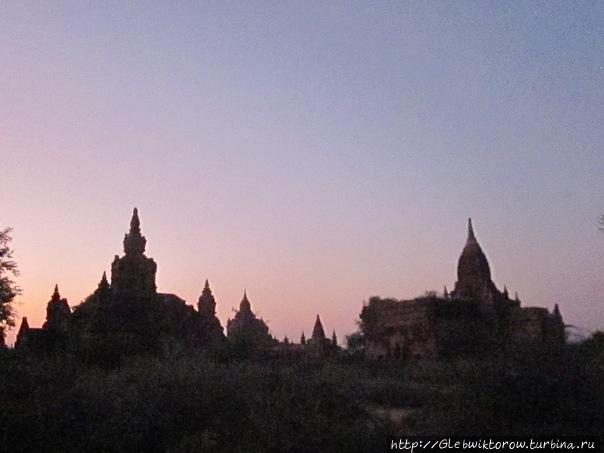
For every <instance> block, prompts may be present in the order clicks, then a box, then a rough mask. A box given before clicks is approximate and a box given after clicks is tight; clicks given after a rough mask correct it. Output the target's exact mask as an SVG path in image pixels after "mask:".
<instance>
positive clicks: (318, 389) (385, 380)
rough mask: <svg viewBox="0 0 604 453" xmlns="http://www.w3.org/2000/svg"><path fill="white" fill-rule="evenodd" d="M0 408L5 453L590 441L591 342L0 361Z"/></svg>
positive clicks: (597, 352) (602, 370) (599, 358)
mask: <svg viewBox="0 0 604 453" xmlns="http://www.w3.org/2000/svg"><path fill="white" fill-rule="evenodd" d="M353 340H358V338H356V339H354V338H353ZM355 346H356V347H358V346H359V345H358V343H355ZM357 352H358V351H357ZM0 407H1V410H0V445H1V446H2V447H3V448H9V449H10V451H11V452H21V451H23V452H30V451H31V452H39V451H44V452H65V451H71V452H90V453H92V452H133V451H144V452H169V453H176V452H178V453H181V452H243V451H245V452H343V451H346V452H372V451H381V450H383V448H384V445H385V444H384V442H385V441H386V440H387V439H388V438H389V436H390V435H400V434H416V435H426V434H438V435H455V434H457V435H485V434H490V435H497V434H499V435H533V436H535V435H563V434H574V435H579V434H581V435H601V433H602V432H604V334H601V333H600V334H595V335H594V336H593V337H592V338H590V339H589V340H587V341H585V342H583V343H581V344H577V345H568V346H567V347H566V350H565V352H564V353H563V354H562V355H558V356H553V355H547V354H540V353H538V352H533V353H530V352H526V353H525V354H521V355H518V356H516V357H507V358H502V357H500V358H494V357H489V356H484V357H473V358H456V359H455V360H449V361H443V362H428V361H420V362H417V363H412V364H403V363H397V362H390V363H388V362H386V363H382V364H370V363H365V362H363V361H362V360H359V355H358V354H356V355H355V354H349V355H347V354H345V353H343V354H341V355H340V356H338V357H333V358H331V359H328V360H325V359H324V360H316V359H314V360H313V359H307V358H297V359H295V360H292V359H283V358H281V359H279V358H272V359H268V358H267V359H258V358H257V359H254V360H252V359H241V358H234V357H229V355H228V354H227V355H225V354H222V355H212V356H209V355H204V354H201V353H198V354H193V353H191V352H190V351H187V350H179V349H178V348H176V347H175V348H173V349H169V348H168V349H166V350H164V352H162V353H161V354H155V355H147V356H133V355H130V356H127V357H124V359H123V360H122V361H121V362H120V363H119V364H116V365H108V364H107V363H100V364H95V363H93V362H91V361H83V360H81V358H79V357H77V356H76V355H74V354H71V353H56V352H55V353H49V354H38V355H36V354H26V353H19V352H18V351H12V350H7V349H4V350H2V351H1V352H0Z"/></svg>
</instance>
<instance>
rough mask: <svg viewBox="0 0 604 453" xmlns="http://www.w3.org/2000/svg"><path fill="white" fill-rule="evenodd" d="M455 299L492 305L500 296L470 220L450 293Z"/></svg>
mask: <svg viewBox="0 0 604 453" xmlns="http://www.w3.org/2000/svg"><path fill="white" fill-rule="evenodd" d="M451 295H452V296H453V297H455V298H459V299H469V300H475V301H478V302H480V303H484V304H485V305H493V303H494V302H496V301H497V300H498V299H500V298H501V294H500V293H499V291H498V290H497V288H496V287H495V284H494V283H493V281H492V280H491V268H490V266H489V262H488V260H487V257H486V256H485V254H484V252H483V251H482V247H480V244H479V243H478V240H477V239H476V235H475V234H474V228H473V227H472V219H468V238H467V240H466V245H465V246H464V248H463V251H462V252H461V256H460V257H459V262H458V264H457V282H456V283H455V290H454V291H453V292H452V293H451Z"/></svg>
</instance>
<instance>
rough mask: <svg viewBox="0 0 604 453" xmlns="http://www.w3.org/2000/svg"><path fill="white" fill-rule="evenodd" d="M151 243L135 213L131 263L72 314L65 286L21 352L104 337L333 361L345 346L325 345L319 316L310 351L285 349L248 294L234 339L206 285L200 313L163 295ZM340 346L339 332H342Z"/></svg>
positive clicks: (139, 344)
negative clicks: (294, 354)
mask: <svg viewBox="0 0 604 453" xmlns="http://www.w3.org/2000/svg"><path fill="white" fill-rule="evenodd" d="M146 244H147V240H146V238H145V237H144V236H143V235H142V233H141V228H140V219H139V216H138V209H136V208H134V212H133V214H132V219H131V221H130V230H129V231H128V233H126V235H125V236H124V241H123V245H124V255H123V256H121V257H120V256H118V255H116V256H115V258H114V260H113V263H112V264H111V283H109V281H108V280H107V276H106V274H105V272H103V275H102V277H101V280H100V282H99V284H98V287H97V288H96V290H95V291H94V292H93V293H92V294H91V295H90V296H88V297H87V298H86V299H85V300H84V301H83V302H82V303H81V304H79V305H78V306H76V307H75V308H74V310H73V312H72V310H71V309H70V307H69V304H68V302H67V299H65V298H62V297H61V295H60V293H59V288H58V285H57V286H55V288H54V292H53V294H52V296H51V299H50V301H49V302H48V305H47V318H46V322H45V323H44V325H43V327H42V328H32V327H30V326H29V323H28V321H27V318H26V317H23V319H22V322H21V326H20V328H19V332H18V334H17V341H16V343H15V348H16V349H20V350H33V351H46V350H51V349H53V348H57V347H65V346H66V345H67V344H68V343H69V342H71V343H73V342H74V341H75V342H77V341H79V340H80V339H82V340H84V339H90V338H96V339H97V340H99V342H102V341H103V338H104V336H105V337H107V336H109V337H111V338H112V340H115V339H118V340H122V344H123V345H124V346H125V347H127V348H128V349H130V348H133V349H134V352H141V351H145V350H157V349H158V348H161V347H162V346H164V345H165V344H166V342H169V341H171V340H177V341H179V342H180V343H181V344H182V345H184V346H186V347H189V348H205V347H215V346H221V345H224V344H225V343H227V342H228V343H229V344H230V345H232V346H234V347H235V349H237V350H240V351H243V352H245V353H246V354H255V353H266V352H268V351H273V352H274V351H275V350H277V351H279V350H280V348H281V349H284V350H285V351H287V352H292V351H297V352H308V353H311V354H315V355H316V354H318V353H320V354H319V355H326V354H329V353H332V352H334V351H335V350H336V349H337V340H336V341H332V340H328V339H326V338H325V334H324V331H323V327H322V325H321V322H320V320H319V317H318V315H317V321H316V323H318V326H317V324H316V325H315V329H314V331H313V337H312V339H311V341H309V342H308V344H303V345H295V347H294V345H292V344H291V343H290V342H289V340H287V341H284V342H279V341H278V340H277V339H276V338H274V337H273V336H272V335H271V333H270V330H269V327H268V325H267V324H266V322H265V321H264V320H263V319H262V318H259V317H257V316H256V314H255V313H254V312H253V311H252V305H251V303H250V301H249V299H248V296H247V292H244V294H243V299H242V301H241V303H240V305H239V310H238V311H237V312H236V313H235V316H234V317H233V319H229V320H228V321H227V328H226V331H227V334H226V336H225V334H224V329H223V327H222V325H221V323H220V320H219V319H218V317H217V316H216V299H215V297H214V295H213V294H212V290H211V289H210V284H209V281H208V280H206V281H205V284H204V287H203V290H202V292H201V295H200V296H199V300H198V302H197V310H195V308H194V307H193V306H191V305H187V304H186V302H185V301H184V300H183V299H181V298H180V297H178V296H177V295H175V294H170V293H159V292H157V285H156V283H155V276H156V273H157V264H156V263H155V261H154V260H153V259H152V258H149V257H147V256H146V255H145V248H146ZM334 339H335V332H334Z"/></svg>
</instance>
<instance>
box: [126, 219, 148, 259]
mask: <svg viewBox="0 0 604 453" xmlns="http://www.w3.org/2000/svg"><path fill="white" fill-rule="evenodd" d="M146 245H147V240H146V239H145V237H144V236H143V235H142V234H141V222H140V219H139V218H138V209H137V208H134V211H132V219H131V220H130V231H129V232H128V233H127V234H126V236H125V237H124V253H126V255H136V254H141V255H142V254H143V253H145V246H146Z"/></svg>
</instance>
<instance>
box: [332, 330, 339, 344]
mask: <svg viewBox="0 0 604 453" xmlns="http://www.w3.org/2000/svg"><path fill="white" fill-rule="evenodd" d="M331 342H332V343H333V345H334V346H337V345H338V337H337V336H336V330H335V329H334V330H333V334H332V335H331Z"/></svg>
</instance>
